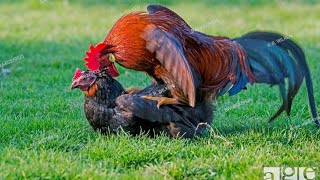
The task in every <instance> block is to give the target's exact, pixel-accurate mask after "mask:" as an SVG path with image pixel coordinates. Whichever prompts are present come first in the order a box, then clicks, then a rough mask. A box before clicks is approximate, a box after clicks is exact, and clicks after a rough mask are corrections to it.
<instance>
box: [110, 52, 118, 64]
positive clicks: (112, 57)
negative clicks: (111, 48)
mask: <svg viewBox="0 0 320 180" xmlns="http://www.w3.org/2000/svg"><path fill="white" fill-rule="evenodd" d="M109 61H111V62H115V61H116V58H115V57H114V55H113V54H112V53H110V54H109Z"/></svg>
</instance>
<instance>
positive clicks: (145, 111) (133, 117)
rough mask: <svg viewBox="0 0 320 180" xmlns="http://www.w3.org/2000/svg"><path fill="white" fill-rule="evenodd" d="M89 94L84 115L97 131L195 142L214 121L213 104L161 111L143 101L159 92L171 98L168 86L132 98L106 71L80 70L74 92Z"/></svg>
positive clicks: (143, 92)
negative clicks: (183, 139) (148, 95)
mask: <svg viewBox="0 0 320 180" xmlns="http://www.w3.org/2000/svg"><path fill="white" fill-rule="evenodd" d="M75 88H78V89H80V90H81V91H83V92H85V102H84V112H85V115H86V118H87V119H88V121H89V124H90V125H91V126H92V127H93V129H94V130H96V131H100V132H102V133H107V132H111V133H116V132H118V131H119V128H120V127H121V129H122V130H124V131H126V132H129V133H131V134H133V135H137V134H140V133H141V132H144V133H147V132H149V135H151V136H153V135H159V134H165V135H168V136H171V137H175V138H176V137H183V138H192V137H194V136H196V135H201V134H202V133H203V132H204V130H205V129H206V126H207V125H206V124H207V123H211V120H212V104H211V103H210V102H202V103H198V105H197V106H196V107H195V108H192V107H186V106H181V105H173V106H166V107H163V108H161V109H159V108H157V106H156V103H155V101H150V100H147V99H144V98H141V96H143V95H147V94H152V93H155V92H157V93H158V92H159V93H160V94H158V95H159V96H160V95H165V96H166V95H167V94H166V93H168V92H167V91H165V90H163V89H166V87H165V86H164V85H161V86H155V85H152V86H149V87H147V88H145V89H143V90H141V91H139V92H137V93H135V94H128V93H127V92H126V91H125V90H124V89H123V87H122V86H121V84H120V83H119V82H118V81H116V80H115V79H113V78H112V77H111V76H110V75H109V74H108V73H106V70H105V69H103V70H102V71H99V72H92V71H81V70H80V69H77V70H76V72H75V74H74V77H73V80H72V85H71V89H75Z"/></svg>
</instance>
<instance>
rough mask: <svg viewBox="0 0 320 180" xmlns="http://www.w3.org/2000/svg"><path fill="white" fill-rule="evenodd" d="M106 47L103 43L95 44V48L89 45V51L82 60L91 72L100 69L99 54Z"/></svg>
mask: <svg viewBox="0 0 320 180" xmlns="http://www.w3.org/2000/svg"><path fill="white" fill-rule="evenodd" d="M106 46H107V45H106V44H105V43H103V42H101V43H99V44H97V45H96V46H93V45H90V47H89V48H90V51H87V52H86V55H87V57H85V58H83V60H84V61H85V62H86V66H87V68H88V69H90V70H91V71H98V70H100V69H101V66H100V63H99V62H98V59H99V56H100V52H101V51H102V50H103V49H104V48H105V47H106Z"/></svg>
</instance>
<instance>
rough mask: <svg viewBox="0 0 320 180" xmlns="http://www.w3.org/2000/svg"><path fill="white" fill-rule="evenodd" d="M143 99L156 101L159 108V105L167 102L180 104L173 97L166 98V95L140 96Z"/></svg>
mask: <svg viewBox="0 0 320 180" xmlns="http://www.w3.org/2000/svg"><path fill="white" fill-rule="evenodd" d="M141 97H142V98H143V99H148V100H151V101H157V102H158V104H157V107H158V108H160V106H161V105H167V104H181V103H180V102H179V101H178V100H177V99H175V98H168V97H152V96H141Z"/></svg>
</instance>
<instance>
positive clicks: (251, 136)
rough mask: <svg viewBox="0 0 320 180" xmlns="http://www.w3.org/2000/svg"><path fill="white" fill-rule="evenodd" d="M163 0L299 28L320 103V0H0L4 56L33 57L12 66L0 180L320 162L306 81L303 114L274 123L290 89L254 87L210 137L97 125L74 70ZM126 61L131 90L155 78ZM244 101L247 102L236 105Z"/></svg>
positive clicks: (242, 173) (225, 107) (220, 29)
mask: <svg viewBox="0 0 320 180" xmlns="http://www.w3.org/2000/svg"><path fill="white" fill-rule="evenodd" d="M151 3H152V4H163V5H166V6H168V7H169V8H171V9H172V10H174V11H175V12H177V13H178V14H179V15H181V16H182V17H183V18H184V19H185V20H186V21H187V22H188V23H189V24H190V25H191V26H192V27H193V28H195V29H200V30H201V31H202V32H204V33H207V34H211V35H222V36H229V37H238V36H240V35H242V34H245V33H246V32H248V31H252V30H269V31H276V32H281V33H282V34H284V35H287V36H290V37H291V38H292V39H293V40H294V41H296V42H298V43H299V44H300V45H301V46H302V47H303V49H304V50H305V53H306V57H307V60H308V63H309V65H310V68H311V73H312V75H313V80H314V89H315V97H316V103H317V105H318V106H317V107H318V109H320V106H319V104H320V99H319V98H318V97H319V95H320V93H319V87H320V77H319V76H318V75H317V74H318V72H319V69H320V63H319V52H320V36H319V35H320V22H319V19H320V3H319V1H317V0H310V1H280V0H277V1H276V0H273V1H263V0H256V1H255V0H247V1H240V0H230V1H227V2H225V1H209V0H204V1H197V2H194V1H192V0H186V1H168V0H159V1H138V0H134V1H125V0H123V1H103V0H99V1H98V0H97V1H89V0H79V1H76V0H72V1H71V0H70V1H67V0H56V1H53V0H26V1H19V0H12V1H9V0H0V63H4V62H7V61H8V60H10V59H11V58H14V57H17V56H19V55H23V57H24V58H23V59H21V60H18V61H15V62H13V63H11V64H8V65H6V66H4V67H2V68H0V154H1V156H0V179H11V178H36V177H38V178H42V179H46V178H56V179H60V178H67V179H70V178H72V179H73V178H79V179H82V178H83V179H87V178H107V179H108V178H110V179H141V178H142V177H144V178H143V179H173V178H174V179H184V178H198V179H201V178H204V179H208V178H219V179H221V178H222V179H230V178H232V179H244V178H247V179H261V178H262V177H263V167H264V166H291V167H293V166H303V167H308V166H310V167H318V166H319V165H320V164H319V158H320V153H319V150H320V148H319V145H320V144H319V131H317V130H316V129H315V128H314V126H313V124H312V123H311V122H310V113H309V108H308V101H307V95H306V88H305V85H303V86H302V88H301V89H300V92H299V93H298V95H297V97H296V98H295V100H294V102H293V104H294V105H293V110H292V116H291V119H290V120H289V118H287V117H286V116H285V115H282V116H281V117H280V118H278V119H277V120H276V122H275V123H273V124H267V120H268V118H269V117H270V116H271V115H272V114H273V113H274V112H275V111H276V110H277V108H278V107H280V104H281V101H280V98H279V94H278V88H276V87H274V88H269V87H268V86H267V85H254V86H249V88H248V91H244V92H242V93H240V94H239V95H237V96H234V97H227V96H226V97H223V98H221V100H220V101H219V103H218V104H217V109H216V111H215V117H214V121H213V124H212V127H213V131H212V132H211V133H208V134H207V135H206V136H204V137H203V138H201V139H200V138H199V139H195V140H181V139H177V140H174V139H169V138H166V137H162V136H161V137H157V138H154V139H150V138H148V137H145V136H139V137H130V136H129V135H126V134H120V135H111V136H101V135H99V134H98V133H95V132H93V130H92V129H91V127H90V126H89V124H88V123H87V121H86V119H85V117H84V114H83V101H84V97H83V96H84V95H83V93H82V92H80V91H74V92H70V90H69V86H70V83H71V79H72V76H73V73H74V70H75V68H77V67H79V68H81V69H85V66H84V63H83V60H82V58H83V57H84V55H85V51H86V50H87V49H88V47H89V45H90V44H96V43H98V42H100V41H103V40H104V38H105V36H106V35H107V33H108V31H109V29H110V28H111V27H112V25H113V24H114V23H115V22H116V20H117V19H118V18H120V17H121V16H122V15H123V14H125V13H129V12H131V11H145V10H146V6H147V5H148V4H151ZM119 69H120V74H121V76H120V77H119V78H118V80H119V81H120V82H121V83H122V85H123V86H124V87H129V86H138V87H145V86H147V85H148V84H149V83H150V80H149V77H147V76H146V75H145V74H144V73H141V72H134V71H131V70H126V69H124V68H122V67H119ZM242 102H246V103H242ZM237 103H240V104H241V103H242V105H241V106H239V107H236V108H230V107H232V106H233V105H234V104H237ZM306 121H307V122H310V123H308V124H307V125H304V126H302V127H301V128H297V129H294V130H290V128H291V127H295V126H298V125H301V124H302V123H304V122H306Z"/></svg>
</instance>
